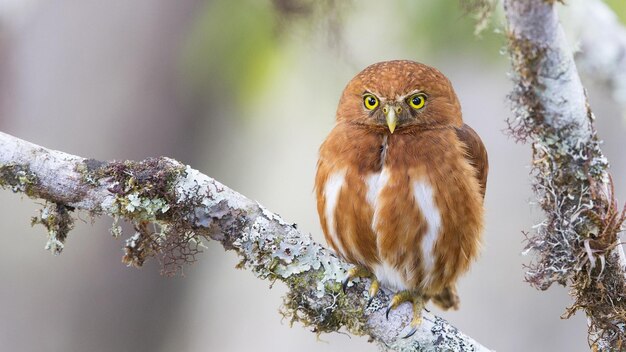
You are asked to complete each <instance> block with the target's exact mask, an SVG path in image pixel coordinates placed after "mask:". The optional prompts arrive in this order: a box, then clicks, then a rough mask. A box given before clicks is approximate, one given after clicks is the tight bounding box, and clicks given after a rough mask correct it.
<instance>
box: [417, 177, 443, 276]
mask: <svg viewBox="0 0 626 352" xmlns="http://www.w3.org/2000/svg"><path fill="white" fill-rule="evenodd" d="M413 196H414V197H415V201H416V202H417V204H418V205H419V207H420V211H421V212H422V215H423V216H424V218H425V219H426V224H427V230H426V233H425V234H424V238H423V239H422V246H421V248H422V260H423V263H424V279H423V280H422V286H427V285H429V284H430V280H432V276H431V274H432V270H433V267H434V265H435V256H434V253H433V250H434V249H435V243H437V239H438V237H439V230H440V229H441V214H440V213H439V209H437V204H436V203H435V198H434V197H433V189H432V187H431V186H430V185H429V184H428V183H427V182H423V181H415V182H414V183H413Z"/></svg>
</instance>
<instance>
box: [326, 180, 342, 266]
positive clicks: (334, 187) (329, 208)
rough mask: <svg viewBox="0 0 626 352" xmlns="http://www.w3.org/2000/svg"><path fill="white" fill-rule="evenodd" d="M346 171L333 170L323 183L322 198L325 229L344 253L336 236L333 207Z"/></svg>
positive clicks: (335, 205)
mask: <svg viewBox="0 0 626 352" xmlns="http://www.w3.org/2000/svg"><path fill="white" fill-rule="evenodd" d="M345 176H346V172H345V170H343V171H340V172H335V173H334V174H332V175H330V176H329V177H328V180H326V184H325V185H324V199H325V202H326V203H325V204H326V206H325V209H324V213H325V214H326V227H327V231H328V233H329V234H330V237H331V238H332V240H333V242H334V243H335V245H336V246H337V249H338V250H339V252H340V253H342V254H343V253H345V251H344V248H343V246H342V245H341V242H340V241H339V238H338V236H337V224H336V223H335V209H336V208H337V200H338V199H339V193H340V192H341V187H343V184H344V181H345Z"/></svg>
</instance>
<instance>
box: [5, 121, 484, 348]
mask: <svg viewBox="0 0 626 352" xmlns="http://www.w3.org/2000/svg"><path fill="white" fill-rule="evenodd" d="M0 186H2V187H3V188H9V189H11V190H13V191H14V192H22V193H25V194H27V195H28V196H29V197H31V198H36V199H44V200H46V201H47V204H46V206H45V207H44V209H42V210H41V212H40V215H39V216H37V217H35V218H34V219H33V223H41V224H43V225H44V226H45V227H46V229H47V231H48V244H47V245H46V247H47V248H49V249H50V250H52V251H53V252H54V253H56V254H58V253H60V252H61V250H62V249H63V246H64V244H65V240H66V238H67V235H68V232H69V231H70V230H71V228H72V219H73V217H72V213H73V212H75V211H79V210H80V211H86V212H89V213H90V214H91V215H92V216H98V215H109V216H111V217H112V218H113V219H114V225H113V227H112V230H111V232H112V233H113V235H114V236H115V237H119V236H121V235H122V229H121V227H120V226H119V225H118V222H119V221H120V220H121V219H123V220H126V221H129V222H130V223H132V224H133V226H134V229H135V231H134V234H133V235H131V236H130V237H129V238H128V239H126V241H125V256H124V262H125V263H127V264H128V265H135V266H141V265H142V264H143V262H144V261H145V260H146V259H148V258H150V257H156V258H158V259H159V260H160V261H161V262H162V264H163V270H164V271H165V273H166V274H173V273H175V272H176V271H178V270H180V269H181V267H182V266H183V265H185V264H187V263H189V262H193V261H195V260H196V255H197V254H198V253H199V252H200V251H201V250H202V246H203V244H202V243H203V241H205V240H214V241H218V242H220V243H221V244H222V245H223V246H224V248H225V249H227V250H234V251H235V252H237V254H238V255H239V257H240V258H241V262H240V264H239V267H241V268H245V269H248V270H250V271H252V272H253V273H254V274H255V275H256V276H257V277H259V278H262V279H268V280H271V281H276V280H278V281H282V282H284V283H285V284H286V285H287V286H288V288H289V291H288V293H287V295H286V297H285V299H284V304H283V307H282V308H281V313H282V314H283V315H284V316H285V317H286V318H288V319H290V320H291V321H292V322H295V321H298V322H301V323H303V324H304V325H305V326H310V327H312V328H313V329H314V331H316V332H318V333H324V332H333V331H338V330H339V329H340V328H346V329H347V330H348V331H349V332H350V333H352V334H356V335H369V336H371V337H372V339H373V340H375V341H377V342H378V343H379V344H380V345H381V346H382V347H383V348H385V349H388V350H394V351H489V350H488V349H487V348H485V347H483V346H482V345H480V344H479V343H477V342H476V341H474V340H473V339H471V338H470V337H468V336H466V335H464V334H463V333H461V332H460V331H459V330H457V329H456V328H455V327H453V326H451V325H450V324H449V323H448V322H446V321H445V320H443V319H441V318H439V317H436V316H434V315H432V314H430V313H428V312H426V311H424V312H423V320H424V322H423V323H422V325H421V326H420V329H419V330H418V332H417V333H416V334H415V335H414V336H413V337H411V338H408V339H403V338H401V337H402V336H403V334H402V333H403V330H405V329H406V327H407V325H408V323H409V322H410V320H411V318H412V314H411V307H410V305H408V304H407V305H403V306H400V307H399V309H397V310H395V311H393V312H392V313H391V315H390V317H389V319H388V320H387V319H386V318H385V309H383V308H386V306H387V303H388V301H389V296H388V293H387V292H382V293H380V294H379V295H378V296H377V298H375V299H374V300H373V303H372V304H371V305H370V306H369V308H367V309H364V307H365V304H366V302H367V300H368V298H369V297H367V288H368V285H369V282H367V281H363V280H361V281H357V282H354V283H352V284H351V286H350V287H349V288H348V291H347V294H344V293H343V292H342V289H341V281H342V280H343V278H344V277H345V275H346V270H347V269H348V268H349V264H347V263H346V262H344V261H342V260H340V259H338V258H337V257H336V256H335V255H334V254H333V253H332V252H331V251H329V250H327V249H325V248H324V247H322V246H321V245H319V244H317V243H315V242H314V241H313V240H312V239H311V236H310V235H307V234H305V233H303V232H300V231H299V230H298V229H297V227H296V225H295V224H290V223H287V222H285V221H284V220H283V219H281V218H280V217H279V216H278V215H276V214H274V213H272V212H270V211H268V210H267V209H265V208H264V207H263V206H261V205H260V204H258V203H256V202H254V201H252V200H250V199H247V198H245V197H244V196H242V195H241V194H239V193H237V192H235V191H233V190H232V189H230V188H228V187H226V186H224V185H222V184H220V183H219V182H217V181H215V180H214V179H212V178H210V177H208V176H205V175H203V174H201V173H200V172H198V171H197V170H194V169H192V168H191V167H189V166H185V165H182V164H181V163H179V162H177V161H175V160H172V159H169V158H154V159H147V160H144V161H141V162H133V161H125V162H117V161H112V162H100V161H96V160H93V159H84V158H81V157H77V156H73V155H69V154H66V153H63V152H59V151H54V150H49V149H46V148H43V147H40V146H37V145H34V144H32V143H29V142H26V141H23V140H20V139H18V138H15V137H12V136H10V135H7V134H4V133H1V132H0ZM404 332H405V333H406V331H404Z"/></svg>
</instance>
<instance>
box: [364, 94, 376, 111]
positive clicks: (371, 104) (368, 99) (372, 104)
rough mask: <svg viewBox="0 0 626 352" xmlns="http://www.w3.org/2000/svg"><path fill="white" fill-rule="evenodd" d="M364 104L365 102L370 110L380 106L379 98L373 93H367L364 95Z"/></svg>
mask: <svg viewBox="0 0 626 352" xmlns="http://www.w3.org/2000/svg"><path fill="white" fill-rule="evenodd" d="M363 104H365V107H366V108H367V109H368V110H374V109H376V107H377V106H378V98H376V97H375V96H373V95H371V94H366V95H365V96H364V97H363Z"/></svg>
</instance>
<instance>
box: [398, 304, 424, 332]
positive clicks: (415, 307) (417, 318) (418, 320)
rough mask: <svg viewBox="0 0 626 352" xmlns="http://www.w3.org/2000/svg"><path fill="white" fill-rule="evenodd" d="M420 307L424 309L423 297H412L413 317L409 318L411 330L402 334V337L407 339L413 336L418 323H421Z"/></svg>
mask: <svg viewBox="0 0 626 352" xmlns="http://www.w3.org/2000/svg"><path fill="white" fill-rule="evenodd" d="M422 309H424V299H422V297H419V298H414V300H413V319H412V320H411V324H410V325H409V326H410V327H411V330H410V331H409V332H408V333H407V334H406V335H404V336H403V337H402V338H403V339H408V338H409V337H411V336H413V335H414V334H415V332H417V329H418V328H419V326H420V325H422Z"/></svg>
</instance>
